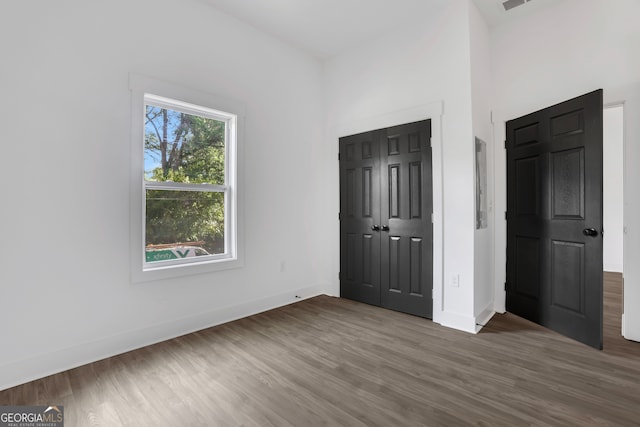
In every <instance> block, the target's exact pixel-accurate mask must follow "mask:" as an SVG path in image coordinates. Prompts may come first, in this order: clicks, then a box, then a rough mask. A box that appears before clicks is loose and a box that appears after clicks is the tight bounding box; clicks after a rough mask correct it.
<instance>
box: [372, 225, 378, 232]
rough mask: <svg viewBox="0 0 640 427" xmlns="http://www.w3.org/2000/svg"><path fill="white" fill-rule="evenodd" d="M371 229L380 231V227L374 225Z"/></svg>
mask: <svg viewBox="0 0 640 427" xmlns="http://www.w3.org/2000/svg"><path fill="white" fill-rule="evenodd" d="M371 229H372V230H373V231H380V226H379V225H372V226H371Z"/></svg>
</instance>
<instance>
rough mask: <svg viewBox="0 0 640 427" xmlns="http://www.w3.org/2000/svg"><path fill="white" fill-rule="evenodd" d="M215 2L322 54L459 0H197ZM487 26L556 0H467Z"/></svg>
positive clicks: (321, 56) (406, 23)
mask: <svg viewBox="0 0 640 427" xmlns="http://www.w3.org/2000/svg"><path fill="white" fill-rule="evenodd" d="M203 1H205V2H206V3H208V4H210V5H212V6H214V7H215V8H217V9H219V10H221V11H223V12H225V13H227V14H229V15H231V16H234V17H235V18H237V19H239V20H240V21H244V22H246V23H247V24H249V25H252V26H253V27H255V28H258V29H260V30H262V31H264V32H266V33H268V34H271V35H272V36H274V37H276V38H278V39H280V40H281V41H283V42H285V43H288V44H291V45H294V46H297V47H299V48H301V49H303V50H306V51H307V52H310V53H311V54H312V55H314V56H316V57H317V58H319V59H328V58H330V57H332V56H335V55H338V54H340V53H342V52H345V51H347V50H349V49H352V48H354V47H357V46H358V45H361V44H364V43H366V42H367V41H368V40H371V39H373V38H377V37H381V36H383V35H384V34H387V33H390V32H392V31H395V30H398V29H400V28H402V27H406V26H409V25H419V23H421V22H424V21H425V20H428V18H429V17H430V16H436V15H437V14H438V13H439V12H440V11H441V10H442V9H444V8H445V7H446V6H447V4H448V2H450V1H460V0H203ZM473 1H474V3H475V4H476V5H477V6H478V9H479V10H480V11H481V13H482V14H483V16H484V17H485V19H486V21H487V22H488V23H489V25H490V26H495V25H499V24H501V23H503V22H505V21H507V20H508V19H511V18H515V17H516V16H522V15H526V14H529V13H532V12H533V11H534V10H537V9H540V8H541V7H545V6H546V5H548V4H550V3H553V2H558V1H561V0H530V2H528V3H525V4H524V5H523V6H520V7H517V8H515V9H512V10H510V11H509V12H505V11H504V8H503V7H502V1H501V0H473Z"/></svg>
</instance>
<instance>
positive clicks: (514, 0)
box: [502, 0, 531, 11]
mask: <svg viewBox="0 0 640 427" xmlns="http://www.w3.org/2000/svg"><path fill="white" fill-rule="evenodd" d="M528 1H531V0H507V1H505V2H502V7H504V10H505V11H506V10H511V9H513V8H514V7H518V6H522V5H523V4H525V3H526V2H528Z"/></svg>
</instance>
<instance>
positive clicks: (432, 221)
mask: <svg viewBox="0 0 640 427" xmlns="http://www.w3.org/2000/svg"><path fill="white" fill-rule="evenodd" d="M434 222H435V221H434V220H433V212H431V224H433V223H434Z"/></svg>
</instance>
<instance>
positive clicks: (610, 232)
mask: <svg viewBox="0 0 640 427" xmlns="http://www.w3.org/2000/svg"><path fill="white" fill-rule="evenodd" d="M602 163H603V202H604V203H603V223H604V227H603V228H604V230H605V234H604V236H603V269H604V275H603V339H604V350H605V351H606V352H616V351H619V350H621V349H622V347H624V346H625V345H627V341H626V340H625V339H624V338H623V336H622V309H623V283H624V282H623V271H624V268H623V267H624V265H623V253H624V249H623V236H624V222H623V210H624V209H623V208H624V197H623V194H624V193H623V182H624V180H623V171H624V105H623V104H620V103H617V104H610V105H606V106H605V107H604V110H603V160H602Z"/></svg>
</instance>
